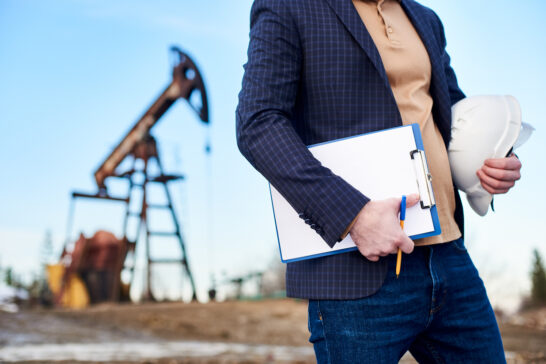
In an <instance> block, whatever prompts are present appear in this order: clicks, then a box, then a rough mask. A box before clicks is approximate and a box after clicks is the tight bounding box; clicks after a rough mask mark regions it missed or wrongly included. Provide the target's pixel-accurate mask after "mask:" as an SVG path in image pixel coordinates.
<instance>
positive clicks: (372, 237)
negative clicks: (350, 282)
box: [349, 194, 419, 262]
mask: <svg viewBox="0 0 546 364" xmlns="http://www.w3.org/2000/svg"><path fill="white" fill-rule="evenodd" d="M401 201H402V199H401V198H389V199H387V200H379V201H370V202H368V203H367V204H366V205H365V206H364V208H363V209H362V210H361V211H360V213H359V214H358V216H357V217H356V222H355V223H354V225H353V227H352V228H351V230H350V231H349V233H350V234H351V238H352V239H353V241H354V242H355V244H356V246H357V247H358V250H359V251H360V253H361V254H362V255H363V256H365V257H366V258H367V259H368V260H371V261H372V262H376V261H378V260H379V257H384V256H386V255H388V254H394V253H396V252H397V251H398V248H400V249H401V250H402V251H403V252H404V253H406V254H409V253H411V252H412V251H413V241H412V240H411V239H410V238H408V236H407V235H406V234H405V233H404V231H403V230H402V228H401V227H400V220H398V213H399V212H400V202H401ZM417 202H419V195H416V194H414V195H409V196H407V198H406V207H407V208H409V207H411V206H413V205H415V204H416V203H417Z"/></svg>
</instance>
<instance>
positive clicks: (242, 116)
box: [237, 0, 521, 363]
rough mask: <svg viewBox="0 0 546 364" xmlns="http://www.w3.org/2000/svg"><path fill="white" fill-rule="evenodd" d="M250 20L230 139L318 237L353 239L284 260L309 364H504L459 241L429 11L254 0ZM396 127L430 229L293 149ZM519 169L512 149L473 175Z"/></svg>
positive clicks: (387, 2)
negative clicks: (350, 245)
mask: <svg viewBox="0 0 546 364" xmlns="http://www.w3.org/2000/svg"><path fill="white" fill-rule="evenodd" d="M250 27H251V31H250V43H249V49H248V62H247V64H246V65H245V75H244V78H243V85H242V90H241V93H240V95H239V106H238V108H237V137H238V145H239V148H240V150H241V152H242V153H243V154H244V155H245V157H246V158H247V159H248V160H249V161H250V163H252V165H253V166H254V167H255V168H256V169H257V170H258V171H259V172H260V173H262V174H263V175H264V176H265V177H266V178H267V179H268V180H269V181H270V182H271V183H272V184H273V185H274V186H275V188H276V189H277V190H278V191H279V192H280V193H281V194H283V196H284V197H285V198H286V199H287V200H288V202H289V203H290V204H291V205H292V207H293V208H294V209H295V210H296V211H297V212H298V213H299V216H300V217H301V218H302V219H304V220H305V222H306V223H308V224H309V225H310V227H311V228H312V229H314V230H315V231H316V232H317V234H319V235H320V236H321V237H322V238H323V239H324V241H325V243H326V244H328V245H330V246H334V245H335V244H336V242H338V241H340V240H341V239H342V238H343V237H344V236H345V235H346V234H347V233H350V234H351V238H352V239H353V240H354V242H355V244H356V245H357V247H358V251H354V252H350V253H344V254H337V255H332V256H327V257H323V258H318V259H311V260H304V261H300V262H295V263H289V264H288V267H287V276H286V279H287V294H288V295H289V296H291V297H300V298H306V299H309V329H310V332H311V337H310V341H311V342H312V343H313V345H314V348H315V353H316V356H317V361H318V362H319V363H396V362H398V360H399V359H400V357H401V356H402V355H403V354H404V353H405V352H406V351H407V350H409V351H410V352H411V353H412V354H413V356H414V357H415V358H416V359H417V360H419V361H420V362H423V363H429V362H430V363H478V362H479V363H502V362H505V359H504V352H503V348H502V342H501V339H500V334H499V331H498V327H497V325H496V322H495V317H494V314H493V311H492V309H491V305H490V303H489V301H488V298H487V295H486V293H485V289H484V287H483V283H482V281H481V279H480V278H479V276H478V273H477V271H476V269H475V267H474V265H473V264H472V262H471V260H470V257H469V256H468V254H467V252H466V249H465V248H464V242H463V237H462V233H463V213H462V208H461V201H460V198H459V195H458V192H457V191H456V190H455V188H454V186H453V183H452V179H451V174H450V168H449V161H448V159H447V152H446V148H447V145H448V144H449V140H450V133H451V106H452V105H453V104H454V103H456V102H457V101H459V100H461V99H462V98H464V97H465V96H464V94H463V93H462V91H461V90H460V89H459V86H458V85H457V80H456V77H455V73H454V72H453V69H452V68H451V66H450V58H449V56H448V54H447V53H446V50H445V47H446V40H445V35H444V30H443V27H442V24H441V22H440V20H439V18H438V17H437V15H436V14H435V13H434V12H433V11H432V10H430V9H428V8H426V7H424V6H422V5H420V4H418V3H416V2H415V1H413V0H379V1H364V0H353V1H351V0H255V2H254V4H253V7H252V11H251V24H250ZM409 123H419V125H420V128H421V132H422V135H423V141H424V145H425V152H426V153H427V157H428V161H429V167H430V170H431V173H432V175H433V177H434V178H433V188H434V192H435V197H436V201H437V208H438V212H439V218H440V225H441V228H442V234H441V235H439V236H436V237H430V238H425V239H422V240H419V241H415V242H413V241H411V240H410V239H409V238H408V237H407V236H406V235H404V233H403V231H402V230H401V228H400V226H399V223H398V218H397V216H398V212H399V205H400V198H394V197H393V198H391V199H388V200H381V201H370V199H369V198H368V197H366V195H365V194H366V191H357V190H356V189H354V188H353V187H352V186H351V185H350V184H348V183H347V182H346V181H344V180H343V179H342V178H340V177H339V176H336V175H334V174H333V173H332V172H331V171H330V170H329V169H327V168H325V167H323V166H322V165H321V164H320V163H319V162H318V161H317V160H316V159H314V158H313V156H312V155H311V153H310V152H309V151H308V149H307V147H306V145H311V144H316V143H320V142H324V141H328V140H335V139H339V138H343V137H347V136H351V135H357V134H361V133H367V132H372V131H376V130H381V129H386V128H390V127H395V126H399V125H402V124H409ZM520 168H521V164H520V163H519V161H518V160H517V158H515V157H514V156H511V157H509V158H502V159H496V160H488V161H486V163H485V165H484V166H483V167H482V168H481V169H480V170H479V171H477V173H478V176H479V178H480V180H481V182H482V185H483V186H484V188H485V189H486V190H487V191H489V192H490V193H505V192H507V191H508V190H509V189H510V188H511V187H512V186H513V185H514V183H515V181H516V180H517V179H519V170H520ZM373 177H376V176H373ZM417 202H418V196H410V197H409V198H408V206H411V205H413V204H415V203H417ZM398 248H400V249H401V250H402V251H403V252H404V253H407V255H404V259H403V268H402V269H403V270H402V274H401V275H400V278H399V279H396V277H395V273H394V270H395V262H396V255H395V254H394V253H396V251H397V249H398Z"/></svg>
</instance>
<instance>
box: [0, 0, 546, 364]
mask: <svg viewBox="0 0 546 364" xmlns="http://www.w3.org/2000/svg"><path fill="white" fill-rule="evenodd" d="M465 1H466V0H465ZM252 3H253V1H252V0H244V1H236V2H223V3H222V2H218V1H209V2H204V3H200V2H188V1H182V2H174V1H170V0H167V1H162V2H157V4H154V3H153V2H146V1H136V2H131V1H121V2H116V3H111V2H108V1H102V0H99V1H78V2H75V1H69V0H60V1H44V2H40V3H31V2H30V1H15V0H6V1H0V109H2V110H3V115H2V116H0V130H1V131H2V138H1V140H0V162H1V164H2V165H3V168H2V171H3V174H2V178H1V179H0V180H1V182H0V363H165V364H167V363H169V364H170V363H201V364H205V363H206V364H213V363H218V364H220V363H247V364H251V363H256V364H258V363H291V364H296V363H299V364H303V363H315V362H316V359H315V353H314V350H313V345H312V344H311V343H310V342H309V336H310V333H309V329H308V302H307V301H306V300H303V299H293V298H288V297H287V295H286V283H285V274H286V264H284V263H282V262H281V259H280V254H279V242H278V236H277V227H276V222H275V219H274V213H273V209H272V195H271V190H270V186H269V184H268V182H267V181H266V180H265V179H264V178H263V177H262V176H261V175H260V174H259V173H258V172H257V171H256V170H254V169H253V168H252V166H251V165H250V164H249V163H248V161H247V160H245V158H244V157H243V156H242V155H241V153H240V151H239V149H238V146H237V140H236V131H235V118H236V116H235V112H236V106H237V102H238V92H239V91H240V89H241V79H242V76H243V72H244V68H243V67H244V66H243V65H244V64H245V63H246V62H247V47H248V42H249V14H250V9H251V6H252ZM423 3H425V2H423ZM428 3H433V2H432V1H428V2H427V4H426V5H430V6H433V4H428ZM464 3H465V4H470V2H469V1H466V2H464ZM435 6H436V7H438V8H439V13H440V15H442V19H444V22H445V23H450V24H449V25H450V27H448V29H460V28H464V27H466V26H467V25H466V24H465V25H464V26H463V25H461V24H462V23H461V21H462V20H461V19H459V18H458V17H456V16H455V15H457V14H456V12H453V11H451V10H450V9H451V7H450V6H452V5H449V4H448V3H446V4H442V5H440V4H437V5H435ZM469 6H470V5H469ZM522 6H523V5H522ZM524 7H525V9H520V11H521V12H524V10H525V12H526V14H528V13H529V6H527V5H525V6H524ZM542 9H545V8H542ZM459 17H460V14H459ZM499 19H505V18H502V17H501V18H499ZM533 19H534V18H533ZM533 19H531V20H529V22H528V23H529V27H531V26H532V27H533V28H532V29H533V30H534V33H535V34H543V32H542V31H544V32H546V28H545V26H544V22H543V21H542V19H541V21H538V20H536V19H535V20H533ZM457 21H458V22H457ZM491 21H493V20H491ZM498 21H501V20H498ZM468 22H469V23H468V24H470V25H468V27H469V28H472V27H474V28H472V29H477V30H475V32H478V31H479V29H482V28H481V27H482V26H485V25H484V24H482V22H481V21H479V19H475V20H473V21H472V20H468ZM457 26H459V28H457ZM525 29H527V28H525ZM465 31H466V30H465ZM467 31H468V32H470V30H467ZM450 32H455V30H450ZM522 32H523V30H522ZM541 32H542V33H541ZM464 34H466V33H464ZM464 34H463V35H464ZM469 34H470V33H469ZM518 34H519V33H518ZM522 34H523V33H522ZM525 34H528V33H525ZM463 35H457V34H456V33H449V34H448V39H454V41H453V46H452V47H453V49H452V50H450V52H451V53H452V54H455V55H456V56H455V57H454V58H453V62H454V65H455V68H456V69H457V70H458V77H459V82H460V83H461V84H462V85H463V86H465V92H467V93H469V94H481V93H484V94H487V93H491V91H490V90H489V89H487V88H485V87H480V85H481V83H478V80H480V82H482V83H488V84H492V85H496V84H495V82H496V80H497V78H498V77H497V78H495V77H493V76H491V77H492V78H491V79H489V78H487V77H488V75H484V74H483V73H480V74H479V75H476V73H473V72H472V66H473V65H470V64H469V63H465V58H463V57H464V54H465V52H467V49H466V48H465V47H463V42H462V41H459V38H457V36H459V37H462V36H463ZM450 37H451V38H450ZM465 39H468V37H467V38H465ZM533 39H535V38H533ZM476 44H477V43H476ZM473 47H474V46H473ZM475 47H477V48H480V46H475ZM495 47H500V45H497V43H495V42H491V44H490V48H491V50H489V51H488V50H487V48H486V47H485V48H484V49H482V50H481V52H483V55H482V57H483V58H487V57H492V56H491V54H494V52H499V51H498V49H497V48H495ZM528 48H529V50H527V51H525V52H522V57H526V58H527V59H531V58H533V59H534V58H537V57H536V55H535V54H534V53H533V52H535V51H534V50H533V49H531V47H528ZM535 48H536V47H535ZM487 52H490V53H487ZM526 52H527V53H526ZM478 58H480V57H475V58H474V59H473V62H478V61H476V60H475V59H478ZM302 62H303V61H302ZM503 62H505V63H502V61H499V64H500V65H504V66H506V65H507V64H509V62H510V59H508V58H507V59H505V60H504V61H503ZM457 66H458V67H457ZM474 66H476V67H477V66H478V65H474ZM479 66H480V67H482V68H483V67H485V65H483V64H480V65H479ZM499 67H500V66H499ZM514 77H515V76H514ZM518 77H520V78H521V79H524V80H526V81H525V82H522V83H521V84H520V83H518V82H516V81H514V80H513V79H512V78H510V75H505V78H506V82H507V84H508V83H510V82H511V83H510V86H511V90H512V89H514V90H515V91H511V92H514V93H515V92H518V91H519V92H520V93H519V95H521V96H520V99H521V100H523V101H522V105H523V106H524V107H525V108H526V110H529V112H528V113H527V114H525V118H526V120H530V121H533V122H534V121H535V120H538V119H540V117H541V116H542V114H541V113H540V112H539V111H540V110H539V111H537V110H536V109H535V108H534V107H535V106H534V105H539V104H540V102H539V101H540V100H538V99H534V98H533V97H534V96H528V94H527V93H526V92H527V91H528V90H531V89H532V88H533V87H534V86H533V85H535V83H533V80H539V81H543V83H546V76H545V75H544V72H542V73H539V76H537V73H536V72H533V71H532V69H531V68H529V70H525V71H521V73H520V74H518ZM543 83H542V84H543ZM496 86H498V85H496ZM499 88H500V89H502V88H501V87H500V86H499ZM529 94H531V92H530V91H529ZM532 95H534V94H532ZM537 100H538V101H537ZM542 125H544V123H543V124H542ZM535 127H536V129H537V131H536V132H535V136H534V139H532V140H531V141H530V142H529V145H527V146H526V148H527V149H523V148H522V150H521V152H518V157H519V158H520V159H521V160H522V161H523V165H524V172H522V174H523V175H524V177H523V178H522V180H521V182H518V188H517V189H516V190H515V191H514V193H513V197H510V196H506V197H504V196H499V197H498V198H497V197H495V210H496V211H495V213H491V214H489V215H488V216H487V217H486V218H481V217H478V216H477V215H471V212H472V210H471V209H470V208H468V206H466V201H465V202H464V204H465V219H466V221H465V224H466V227H465V229H466V230H465V239H466V241H465V245H466V246H467V247H468V251H469V252H470V255H471V256H472V259H473V261H474V263H475V265H476V266H477V268H478V270H479V271H480V276H481V278H482V279H483V281H484V284H485V287H486V289H487V292H488V295H489V297H490V299H491V302H492V305H493V308H494V310H495V314H496V319H497V322H498V324H499V328H500V331H501V335H502V339H503V343H504V349H505V353H506V359H507V362H508V363H510V364H520V363H522V364H526V363H546V272H545V268H544V267H545V262H544V259H545V258H546V250H545V249H546V240H545V239H544V236H543V234H541V233H538V231H539V230H538V228H537V226H540V225H541V224H542V225H543V223H544V218H543V217H539V216H543V213H542V212H541V211H539V208H538V207H535V206H534V205H535V204H537V205H541V206H542V205H544V204H546V200H544V198H543V197H542V196H538V197H537V194H536V193H535V192H533V191H537V190H539V189H540V188H542V187H541V186H542V184H541V183H542V182H537V181H542V180H543V179H542V177H544V175H543V173H544V172H543V161H542V159H541V158H537V155H539V156H540V155H542V154H541V153H542V152H543V151H544V150H543V147H544V145H546V143H543V142H542V143H541V142H540V141H541V140H542V141H544V140H545V139H544V136H543V134H541V133H542V131H541V129H544V128H540V123H539V121H537V122H536V124H535ZM541 138H542V139H541ZM527 172H528V175H525V173H527ZM535 200H536V201H535ZM519 201H524V203H520V202H519ZM542 202H544V203H542ZM467 215H468V216H467ZM508 227H509V228H508ZM492 247H494V248H492ZM402 274H403V273H402ZM416 362H417V361H415V359H413V357H412V356H411V355H410V354H409V353H406V355H404V356H403V357H402V359H401V361H400V363H416Z"/></svg>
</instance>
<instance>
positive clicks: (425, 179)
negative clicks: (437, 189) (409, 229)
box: [410, 149, 436, 209]
mask: <svg viewBox="0 0 546 364" xmlns="http://www.w3.org/2000/svg"><path fill="white" fill-rule="evenodd" d="M410 157H411V159H412V160H413V168H414V171H415V175H416V176H417V187H418V188H419V196H420V199H421V200H420V203H421V208H422V209H429V208H431V207H432V206H434V205H436V200H435V199H434V193H433V192H432V175H431V174H430V172H429V170H428V165H427V158H426V156H425V152H424V151H422V150H418V149H415V150H412V151H411V152H410Z"/></svg>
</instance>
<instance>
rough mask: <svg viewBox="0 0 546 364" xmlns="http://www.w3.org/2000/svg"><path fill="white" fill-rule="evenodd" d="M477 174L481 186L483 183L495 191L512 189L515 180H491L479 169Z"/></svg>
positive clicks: (491, 178)
mask: <svg viewBox="0 0 546 364" xmlns="http://www.w3.org/2000/svg"><path fill="white" fill-rule="evenodd" d="M484 168H485V167H484ZM477 174H478V177H479V178H480V181H481V182H482V185H483V183H485V184H486V185H488V186H490V187H491V188H493V189H496V190H509V189H510V188H512V187H514V184H515V180H500V179H497V178H493V177H491V176H490V175H488V174H487V173H485V172H484V171H483V170H481V169H480V170H479V171H478V173H477Z"/></svg>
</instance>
